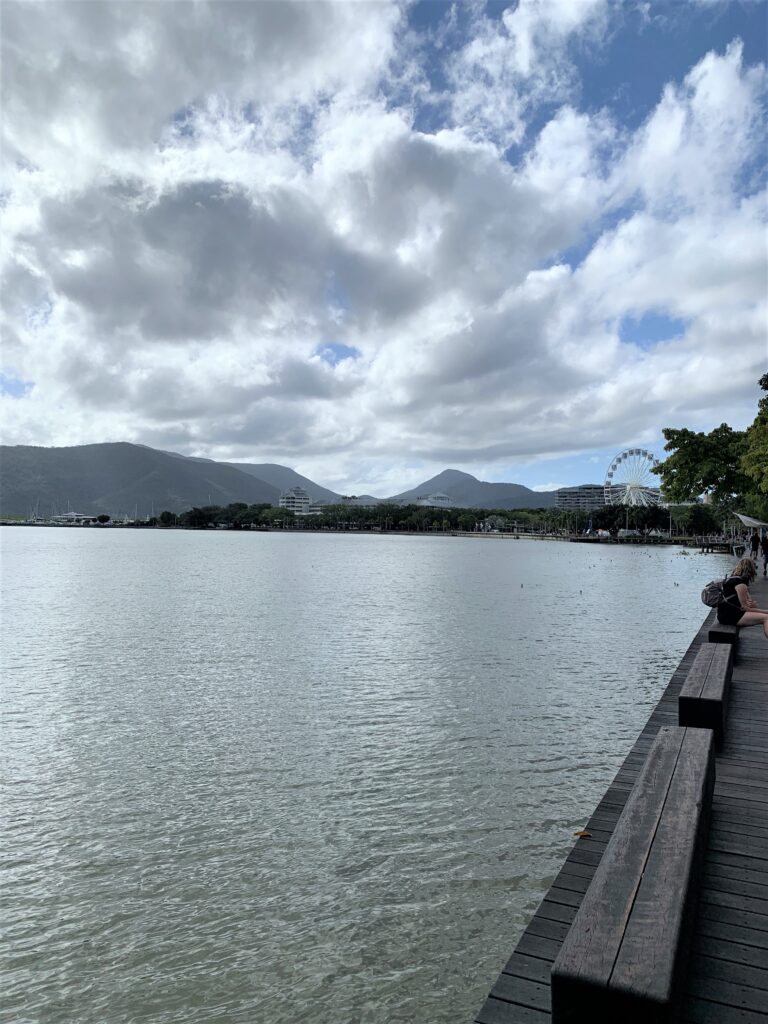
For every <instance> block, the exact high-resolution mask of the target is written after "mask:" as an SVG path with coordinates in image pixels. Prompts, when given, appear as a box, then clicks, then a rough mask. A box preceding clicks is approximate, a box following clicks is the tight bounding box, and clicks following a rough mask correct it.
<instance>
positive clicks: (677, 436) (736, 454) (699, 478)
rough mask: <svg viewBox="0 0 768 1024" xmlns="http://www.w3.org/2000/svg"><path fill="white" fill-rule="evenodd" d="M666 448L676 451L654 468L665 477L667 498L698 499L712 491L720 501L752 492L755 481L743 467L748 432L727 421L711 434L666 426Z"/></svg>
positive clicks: (663, 483)
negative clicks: (735, 427) (729, 424)
mask: <svg viewBox="0 0 768 1024" xmlns="http://www.w3.org/2000/svg"><path fill="white" fill-rule="evenodd" d="M662 433H663V434H664V437H665V439H666V441H667V443H666V444H665V445H664V450H665V451H667V452H672V454H671V455H670V456H669V458H668V459H667V460H666V462H663V463H662V464H661V465H660V466H656V467H655V468H654V470H653V472H654V473H658V475H659V476H660V477H661V487H662V490H663V491H664V496H665V498H666V499H667V501H671V502H686V501H695V500H696V499H697V498H698V497H699V496H700V495H701V494H704V493H709V494H711V495H712V498H713V499H714V501H716V502H721V501H727V500H728V499H729V498H733V497H734V496H737V495H738V496H740V495H743V494H745V493H747V492H749V491H750V490H751V489H752V488H751V486H750V484H751V481H750V480H749V478H748V477H747V475H746V474H745V473H744V472H743V471H742V469H741V460H742V458H743V456H744V454H745V452H746V447H747V440H746V433H745V432H744V431H740V430H733V429H732V428H731V427H729V426H728V424H727V423H721V424H720V426H719V427H715V429H714V430H712V431H710V433H708V434H704V433H702V432H699V433H695V432H694V431H692V430H686V429H685V428H683V429H681V430H675V429H673V428H671V427H667V428H665V429H664V430H663V431H662Z"/></svg>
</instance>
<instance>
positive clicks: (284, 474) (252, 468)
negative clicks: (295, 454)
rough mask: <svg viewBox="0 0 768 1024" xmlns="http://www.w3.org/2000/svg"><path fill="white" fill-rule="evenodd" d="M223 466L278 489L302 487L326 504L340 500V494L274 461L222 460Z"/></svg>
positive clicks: (311, 495) (285, 489) (312, 496)
mask: <svg viewBox="0 0 768 1024" xmlns="http://www.w3.org/2000/svg"><path fill="white" fill-rule="evenodd" d="M221 465H223V466H231V467H232V468H233V469H239V470H240V472H241V473H248V475H249V476H255V477H258V479H259V480H265V481H266V482H267V483H268V484H271V485H272V486H273V487H276V488H277V489H278V491H287V490H288V489H289V488H290V487H303V488H304V490H305V491H306V492H307V494H308V495H309V496H310V498H313V499H314V500H315V501H325V502H327V503H328V504H331V505H332V504H336V503H338V502H340V501H341V495H340V494H336V492H335V491H329V490H328V488H327V487H321V486H320V484H316V483H315V481H314V480H310V479H309V477H306V476H302V475H301V473H297V472H295V470H293V469H289V468H288V467H287V466H278V465H277V464H276V463H274V462H260V463H251V462H223V463H221Z"/></svg>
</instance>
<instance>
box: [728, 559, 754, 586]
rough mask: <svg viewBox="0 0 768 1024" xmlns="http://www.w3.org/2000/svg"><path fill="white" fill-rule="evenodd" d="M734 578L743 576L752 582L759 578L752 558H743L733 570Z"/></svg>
mask: <svg viewBox="0 0 768 1024" xmlns="http://www.w3.org/2000/svg"><path fill="white" fill-rule="evenodd" d="M732 575H733V576H741V577H743V578H744V579H746V580H749V581H750V582H751V581H752V580H753V579H754V578H755V576H757V568H756V567H755V563H754V562H753V561H752V559H751V558H742V560H741V561H740V562H739V563H738V564H737V565H736V568H735V569H734V570H733V573H732Z"/></svg>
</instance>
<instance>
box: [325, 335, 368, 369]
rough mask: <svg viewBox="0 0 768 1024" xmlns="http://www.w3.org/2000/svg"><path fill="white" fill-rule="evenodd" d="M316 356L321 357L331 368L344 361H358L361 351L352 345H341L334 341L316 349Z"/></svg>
mask: <svg viewBox="0 0 768 1024" xmlns="http://www.w3.org/2000/svg"><path fill="white" fill-rule="evenodd" d="M315 355H316V356H320V358H321V359H323V360H325V362H326V363H328V365H329V366H337V365H338V364H339V363H340V362H342V361H343V360H344V359H358V358H359V356H360V351H359V349H356V348H354V347H353V346H352V345H341V344H339V343H338V342H333V341H332V342H329V343H328V344H326V345H320V346H319V348H317V349H315Z"/></svg>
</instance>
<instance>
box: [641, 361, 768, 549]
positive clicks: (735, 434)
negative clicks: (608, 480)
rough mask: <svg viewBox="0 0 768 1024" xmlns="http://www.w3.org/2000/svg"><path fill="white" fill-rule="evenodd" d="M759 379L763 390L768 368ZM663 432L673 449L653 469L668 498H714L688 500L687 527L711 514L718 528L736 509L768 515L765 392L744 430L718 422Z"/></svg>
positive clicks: (696, 526) (702, 528)
mask: <svg viewBox="0 0 768 1024" xmlns="http://www.w3.org/2000/svg"><path fill="white" fill-rule="evenodd" d="M758 383H759V385H760V387H761V388H762V389H763V391H766V392H768V373H766V374H764V375H763V376H762V377H761V378H760V380H759V381H758ZM663 433H664V437H665V438H666V441H667V444H666V445H665V451H668V452H672V454H671V455H670V456H669V458H668V459H667V460H666V462H664V463H663V464H662V465H661V466H657V467H656V468H655V469H654V472H655V473H658V475H659V476H660V477H661V486H662V489H663V492H664V495H665V497H666V498H667V500H668V501H672V502H695V501H696V500H697V499H698V497H699V496H700V495H701V494H704V493H708V494H710V495H711V497H712V499H713V505H712V506H701V505H693V506H692V511H691V512H690V513H689V514H688V516H687V520H688V521H687V523H686V526H687V527H688V528H689V529H691V530H693V531H694V532H697V533H699V532H702V533H703V532H708V530H707V527H706V523H707V522H709V521H710V520H711V521H713V524H714V525H713V527H712V529H719V527H720V525H721V524H722V523H723V521H724V520H726V519H727V518H728V517H729V516H730V514H731V513H732V512H736V511H738V512H744V513H746V514H747V515H750V516H753V517H754V518H755V519H762V520H768V395H764V396H763V397H762V398H761V399H760V401H759V402H758V404H757V416H756V417H755V421H754V423H753V424H752V425H751V426H750V427H749V428H748V429H747V430H746V431H740V430H732V429H731V427H729V426H728V424H727V423H721V424H720V426H719V427H716V428H715V429H714V430H712V431H710V433H709V434H704V433H694V432H693V431H691V430H686V429H682V430H673V429H672V428H667V429H666V430H664V432H663ZM706 509H710V511H709V512H707V511H706Z"/></svg>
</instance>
